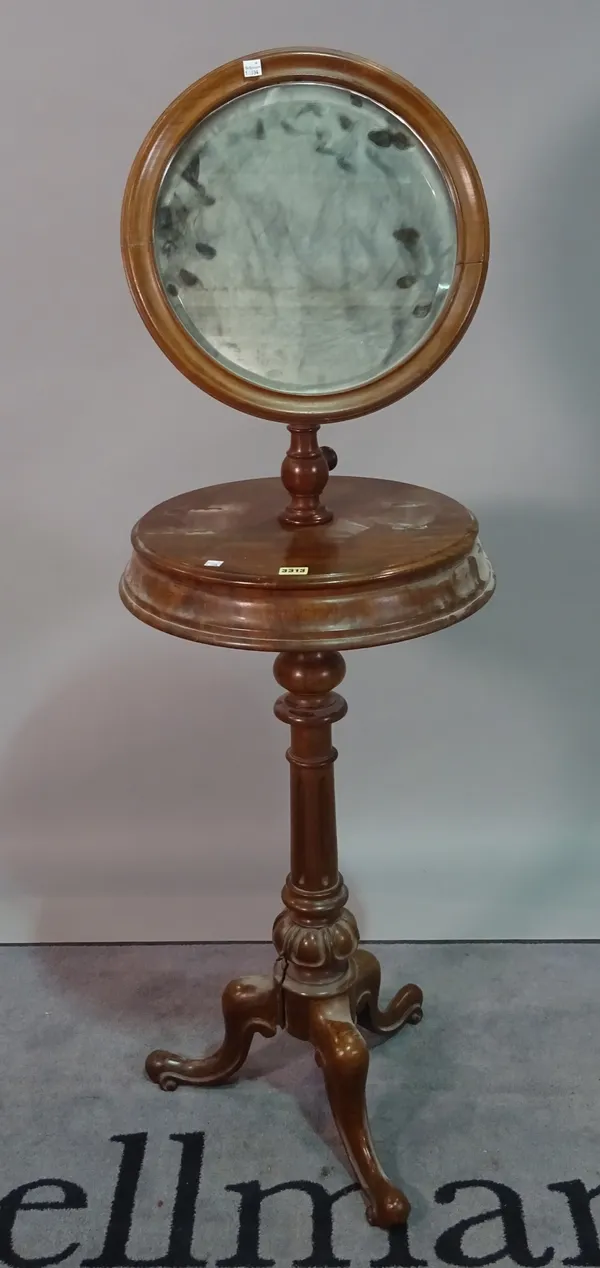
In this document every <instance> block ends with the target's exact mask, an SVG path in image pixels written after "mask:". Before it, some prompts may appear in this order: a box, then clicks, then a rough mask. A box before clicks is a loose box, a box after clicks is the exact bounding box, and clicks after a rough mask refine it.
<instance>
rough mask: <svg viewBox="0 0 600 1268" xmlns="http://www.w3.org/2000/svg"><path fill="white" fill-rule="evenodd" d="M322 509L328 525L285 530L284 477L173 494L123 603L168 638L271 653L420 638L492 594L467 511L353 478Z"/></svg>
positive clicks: (128, 576)
mask: <svg viewBox="0 0 600 1268" xmlns="http://www.w3.org/2000/svg"><path fill="white" fill-rule="evenodd" d="M323 500H324V502H325V504H326V505H327V506H328V507H329V508H330V510H331V511H333V519H332V521H331V522H330V523H328V524H322V525H319V526H318V527H299V528H294V527H290V526H287V525H283V524H281V523H280V522H279V519H278V515H279V514H280V513H281V511H282V510H283V509H284V506H285V501H286V494H285V490H284V489H283V486H282V484H281V481H280V480H278V479H276V478H274V479H258V480H243V481H239V482H235V483H228V484H220V485H214V486H212V487H208V488H203V489H196V490H194V491H192V492H189V493H184V494H181V495H179V496H178V497H174V498H171V499H170V500H169V501H167V502H163V503H161V504H160V505H159V506H156V507H154V508H153V509H152V510H151V511H149V512H148V513H147V514H146V515H144V516H143V517H142V519H141V520H139V522H138V523H137V524H136V526H135V528H134V530H133V533H132V544H133V548H134V554H133V557H132V560H131V562H130V565H129V567H128V569H127V570H126V572H125V574H124V577H123V580H122V583H121V596H122V598H123V600H124V602H125V603H126V605H127V606H128V607H129V608H130V610H131V611H133V612H134V614H135V615H136V616H138V617H140V618H141V619H142V620H145V621H147V622H148V623H150V624H152V625H156V626H158V627H159V628H162V629H166V630H168V632H170V633H174V634H179V635H181V636H183V637H187V638H194V639H197V640H199V641H206V642H211V643H220V644H222V645H225V646H233V647H256V648H264V649H265V650H284V649H285V648H289V647H291V648H299V649H301V648H303V647H308V646H310V647H322V646H336V647H339V648H340V649H341V648H343V647H350V646H354V647H359V646H368V645H371V644H375V643H382V642H394V641H399V640H400V639H404V638H410V637H416V636H417V635H418V634H420V633H428V632H430V630H431V629H439V628H441V627H443V626H445V625H449V624H452V623H453V622H454V621H456V620H460V619H462V618H463V617H464V616H467V615H469V614H470V612H471V611H474V610H476V608H478V607H481V606H482V604H483V603H484V602H485V601H486V599H487V598H489V597H490V595H491V593H492V590H493V585H494V583H493V575H492V572H491V568H490V565H489V563H488V561H487V559H486V556H485V554H484V553H483V551H482V549H481V546H480V544H479V541H478V536H477V534H478V525H477V520H476V519H475V517H474V516H473V515H472V513H471V512H470V511H469V510H467V508H466V507H464V506H462V505H461V504H460V503H459V502H456V501H454V500H453V499H452V498H449V497H446V496H445V495H443V494H441V493H435V492H433V491H432V490H430V489H424V488H420V487H419V486H416V485H411V484H401V483H398V482H395V481H392V480H378V479H369V478H363V477H356V476H334V477H332V478H331V479H330V480H329V483H328V484H327V487H326V489H325V493H324V496H323ZM307 640H308V641H307Z"/></svg>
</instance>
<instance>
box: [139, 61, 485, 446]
mask: <svg viewBox="0 0 600 1268" xmlns="http://www.w3.org/2000/svg"><path fill="white" fill-rule="evenodd" d="M249 66H250V67H251V68H252V70H251V72H249V71H248V67H249ZM249 73H251V74H252V76H253V77H252V78H249V77H248V75H249ZM121 225H122V234H121V241H122V250H123V260H124V264H125V270H126V274H127V278H128V281H129V285H130V287H131V291H132V293H133V296H134V299H135V302H136V304H137V306H138V309H139V311H140V313H141V315H142V317H143V319H144V321H145V323H146V325H147V327H148V329H149V330H150V332H151V334H152V335H153V337H154V339H155V340H156V341H157V343H158V344H159V345H160V347H161V348H162V349H163V351H164V352H165V353H166V354H167V356H169V357H170V358H171V360H172V361H173V362H174V364H175V365H176V366H177V367H178V369H179V370H181V371H182V372H183V373H184V374H185V375H187V377H188V378H189V379H191V380H192V381H193V382H194V383H196V384H198V386H199V387H201V388H203V389H204V390H205V391H207V392H209V393H211V394H212V395H213V396H216V397H218V399H220V400H222V401H225V402H226V403H227V404H229V405H233V406H234V407H235V408H237V409H242V410H244V411H245V412H247V413H249V414H256V415H259V416H261V417H264V418H273V419H277V420H280V421H282V422H290V421H293V420H298V419H303V418H304V419H306V420H308V421H312V422H334V421H337V420H339V419H343V418H354V417H357V416H360V415H363V414H367V413H369V412H370V411H371V410H374V409H379V408H381V407H382V406H383V405H387V404H389V403H390V402H391V401H394V400H397V399H398V398H399V397H401V396H404V395H405V394H406V393H407V392H409V391H411V390H412V389H413V388H415V387H417V386H418V384H419V383H422V382H423V380H424V379H426V378H427V377H428V376H429V375H430V374H432V373H433V371H434V370H435V369H437V367H438V366H439V365H441V363H442V362H443V361H444V359H445V358H446V357H447V356H448V355H449V353H450V352H451V351H452V349H453V348H454V347H455V346H456V344H457V343H458V341H459V339H461V338H462V336H463V334H464V333H465V331H466V329H467V327H468V325H469V323H470V321H471V318H472V316H473V314H474V312H475V309H476V307H477V304H478V302H479V298H480V295H481V292H482V289H483V285H484V280H485V274H486V267H487V258H488V222H487V210H486V204H485V198H484V194H483V190H482V188H481V182H480V180H479V176H478V174H477V170H476V168H475V165H474V163H473V160H472V159H471V156H470V154H469V152H468V150H467V149H466V147H465V145H464V143H463V142H462V140H461V138H460V137H459V135H458V134H457V132H456V131H455V129H454V128H453V127H452V125H451V124H450V123H449V121H448V120H447V119H446V117H445V115H443V114H442V112H441V111H440V110H439V109H438V108H437V106H435V105H434V104H433V102H431V101H430V100H429V99H428V98H427V97H425V96H424V95H423V93H421V92H419V90H418V89H417V88H415V87H414V86H413V85H412V84H409V83H408V82H407V81H406V80H404V79H401V78H400V76H398V75H395V74H394V73H393V72H392V71H389V70H386V69H385V68H383V67H381V66H377V65H376V64H374V63H372V62H368V61H365V60H364V59H363V58H359V57H351V56H349V55H347V54H344V53H336V52H331V51H329V50H326V49H325V50H324V49H304V50H303V49H274V50H269V51H267V52H266V53H261V54H260V56H258V57H257V56H255V57H253V58H252V59H250V60H243V59H240V60H236V61H233V62H229V63H227V65H226V66H221V67H219V68H218V69H217V70H215V71H211V72H210V74H208V75H205V76H204V78H203V79H200V80H198V81H197V83H195V84H192V85H191V86H190V87H189V88H187V89H186V90H185V92H183V93H182V94H181V96H180V97H178V98H177V99H176V100H175V101H174V102H172V103H171V105H170V106H168V107H167V109H166V110H165V111H164V113H163V114H162V115H161V117H160V118H159V119H158V120H157V122H156V123H155V124H154V126H153V128H151V130H150V132H149V133H148V136H147V137H146V139H145V141H144V142H143V144H142V146H141V148H140V150H139V153H138V155H137V157H136V159H135V162H134V164H133V167H132V169H131V172H130V174H129V179H128V182H127V188H126V191H125V197H124V201H123V212H122V222H121Z"/></svg>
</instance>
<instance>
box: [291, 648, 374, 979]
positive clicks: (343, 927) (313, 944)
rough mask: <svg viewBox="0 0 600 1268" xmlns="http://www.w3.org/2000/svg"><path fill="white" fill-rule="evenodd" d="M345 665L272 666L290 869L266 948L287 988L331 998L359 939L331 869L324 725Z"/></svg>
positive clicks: (295, 657) (331, 658)
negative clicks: (282, 736)
mask: <svg viewBox="0 0 600 1268" xmlns="http://www.w3.org/2000/svg"><path fill="white" fill-rule="evenodd" d="M345 672H346V666H345V663H344V658H343V656H341V655H340V653H339V652H332V651H324V652H281V653H280V655H279V656H278V657H277V659H276V661H275V665H274V674H275V678H276V680H277V682H278V683H279V685H280V686H281V687H284V688H285V690H286V694H285V695H283V696H280V698H279V699H278V700H277V703H276V705H275V714H276V716H277V717H278V718H279V719H280V720H281V721H282V722H286V723H288V725H289V726H290V727H291V743H290V747H289V748H288V751H287V759H288V761H289V763H290V801H291V805H290V811H291V866H290V872H289V875H288V878H287V881H286V883H285V885H284V888H283V892H282V895H281V896H282V899H283V902H284V904H285V911H283V912H282V913H281V915H280V916H279V917H278V919H277V920H276V921H275V924H274V927H273V942H274V944H275V947H276V950H277V952H278V953H279V956H280V957H281V958H282V960H283V961H284V972H285V977H284V982H285V987H286V989H287V990H291V991H295V992H296V993H298V994H300V995H313V996H326V995H335V994H338V993H339V992H342V991H344V990H346V989H347V988H348V985H349V983H350V981H351V980H352V970H351V964H350V961H351V957H352V956H353V954H354V952H355V951H356V949H357V947H358V941H359V935H358V929H357V926H356V921H355V919H354V916H353V915H352V914H351V913H350V912H349V911H347V910H346V906H345V904H346V900H347V898H348V891H347V889H346V886H345V885H344V881H343V877H342V876H341V875H340V873H339V871H338V853H337V834H336V822H335V790H334V777H333V764H334V762H335V759H336V757H337V750H336V749H335V748H334V747H333V745H332V742H331V727H332V724H333V723H334V722H338V721H339V719H340V718H343V717H344V714H345V713H346V710H347V705H346V701H345V700H344V698H343V696H340V695H339V694H338V693H337V692H336V691H335V688H336V687H337V686H339V684H340V683H341V682H342V679H343V677H344V674H345Z"/></svg>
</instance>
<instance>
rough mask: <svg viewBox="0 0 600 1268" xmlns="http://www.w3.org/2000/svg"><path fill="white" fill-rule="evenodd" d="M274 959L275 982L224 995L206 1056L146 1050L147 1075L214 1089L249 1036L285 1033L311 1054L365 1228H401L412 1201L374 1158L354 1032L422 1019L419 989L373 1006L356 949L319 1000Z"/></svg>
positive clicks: (374, 975)
mask: <svg viewBox="0 0 600 1268" xmlns="http://www.w3.org/2000/svg"><path fill="white" fill-rule="evenodd" d="M281 965H282V961H280V960H278V961H277V964H276V966H275V971H274V973H273V977H272V978H269V977H267V976H264V977H263V976H256V977H254V976H253V977H242V978H239V979H237V980H236V981H234V982H231V983H230V984H229V985H228V986H227V987H226V988H225V990H224V992H223V1017H224V1022H225V1038H224V1040H223V1042H222V1044H221V1046H220V1048H219V1049H218V1050H217V1051H216V1052H215V1053H213V1055H212V1056H208V1057H204V1058H200V1059H193V1060H190V1059H187V1058H184V1057H180V1056H176V1055H175V1054H173V1053H170V1052H161V1051H159V1052H152V1053H151V1054H150V1056H149V1057H148V1059H147V1061H146V1072H147V1074H148V1076H149V1077H150V1079H152V1081H153V1082H154V1083H157V1084H158V1085H159V1086H160V1087H161V1088H162V1089H163V1090H164V1091H166V1092H171V1091H174V1090H175V1089H176V1088H177V1087H179V1086H180V1085H181V1084H189V1085H191V1086H193V1087H215V1086H217V1085H218V1084H220V1083H225V1082H227V1080H228V1079H230V1078H231V1077H232V1075H234V1074H235V1073H236V1072H237V1071H238V1070H239V1069H240V1068H241V1066H242V1065H243V1064H244V1061H245V1060H246V1057H247V1055H248V1052H249V1050H250V1045H251V1043H252V1039H253V1037H254V1035H256V1034H260V1035H264V1036H265V1038H271V1037H272V1036H273V1035H275V1034H276V1033H277V1030H278V1029H279V1028H281V1029H282V1030H287V1031H288V1033H289V1034H291V1035H293V1036H294V1038H296V1039H306V1040H308V1042H309V1043H311V1044H312V1045H313V1047H314V1049H315V1058H316V1061H317V1064H318V1065H319V1066H320V1067H321V1069H322V1070H323V1074H324V1078H325V1087H326V1089H327V1095H328V1098H329V1104H330V1106H331V1110H332V1113H333V1117H334V1119H335V1123H336V1126H337V1128H338V1131H339V1133H340V1136H341V1139H342V1141H343V1144H344V1147H345V1149H346V1153H347V1155H348V1159H349V1162H350V1165H351V1167H352V1170H353V1172H354V1174H355V1176H356V1178H357V1180H358V1183H359V1184H360V1187H361V1189H362V1192H363V1195H364V1198H365V1201H366V1204H367V1219H368V1220H369V1223H371V1224H376V1225H378V1226H379V1227H380V1228H389V1227H391V1226H392V1225H393V1224H404V1223H405V1222H406V1220H407V1219H408V1215H409V1213H410V1203H409V1201H408V1199H407V1198H406V1197H405V1195H404V1194H403V1193H402V1192H401V1190H400V1189H397V1188H396V1187H395V1186H394V1185H393V1184H392V1182H391V1180H389V1179H388V1177H387V1176H386V1175H385V1173H384V1172H383V1170H382V1168H381V1166H380V1164H379V1162H378V1159H377V1155H376V1153H375V1147H374V1145H373V1141H372V1138H371V1132H370V1129H369V1120H368V1116H367V1106H366V1083H367V1074H368V1070H369V1049H368V1047H367V1044H366V1041H365V1039H364V1036H363V1035H362V1034H361V1031H360V1029H359V1027H361V1028H362V1029H365V1030H369V1031H371V1032H372V1033H373V1034H377V1035H393V1034H395V1033H396V1031H398V1030H401V1029H402V1027H403V1026H405V1025H407V1024H409V1025H415V1024H416V1023H417V1022H419V1021H421V1018H422V1016H423V1013H422V1008H421V1005H422V1003H423V994H422V992H421V990H420V989H419V987H418V986H413V985H408V986H403V987H402V989H401V990H400V991H398V993H397V994H396V995H395V996H394V998H393V1000H392V1001H391V1003H390V1004H389V1005H388V1006H387V1008H384V1009H381V1008H380V1006H379V987H380V981H381V968H380V965H379V961H378V960H377V958H376V957H375V956H374V955H372V954H371V952H370V951H366V950H363V949H362V948H361V949H359V950H357V951H355V952H354V954H353V956H352V958H351V961H350V973H349V974H348V975H347V977H346V986H345V988H344V990H343V992H342V993H340V994H337V995H336V994H333V995H327V996H325V997H323V996H315V995H311V994H306V995H305V994H300V993H298V991H297V990H296V989H293V990H290V989H286V984H285V975H284V974H282V973H280V972H279V970H280V968H281Z"/></svg>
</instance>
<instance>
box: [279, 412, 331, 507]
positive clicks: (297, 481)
mask: <svg viewBox="0 0 600 1268" xmlns="http://www.w3.org/2000/svg"><path fill="white" fill-rule="evenodd" d="M318 430H319V425H318V423H310V424H306V423H304V424H301V423H290V424H289V425H288V431H289V432H290V435H291V441H290V447H289V449H288V451H287V454H286V456H285V458H284V460H283V463H282V466H281V479H282V480H283V483H284V486H285V488H286V489H287V491H288V493H289V494H290V497H291V501H290V503H289V505H288V506H287V507H286V509H285V511H282V513H281V515H280V516H279V522H280V523H281V524H290V525H297V526H302V525H310V524H328V523H329V522H330V520H332V519H333V513H332V512H331V511H330V510H328V508H327V507H326V506H323V503H322V502H321V493H322V492H323V489H324V488H325V485H326V484H327V481H328V479H329V472H330V471H332V470H333V468H334V467H335V466H336V465H337V457H336V455H335V453H334V451H333V449H329V448H328V447H325V448H324V449H321V447H320V445H319V442H318V440H317V432H318Z"/></svg>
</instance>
